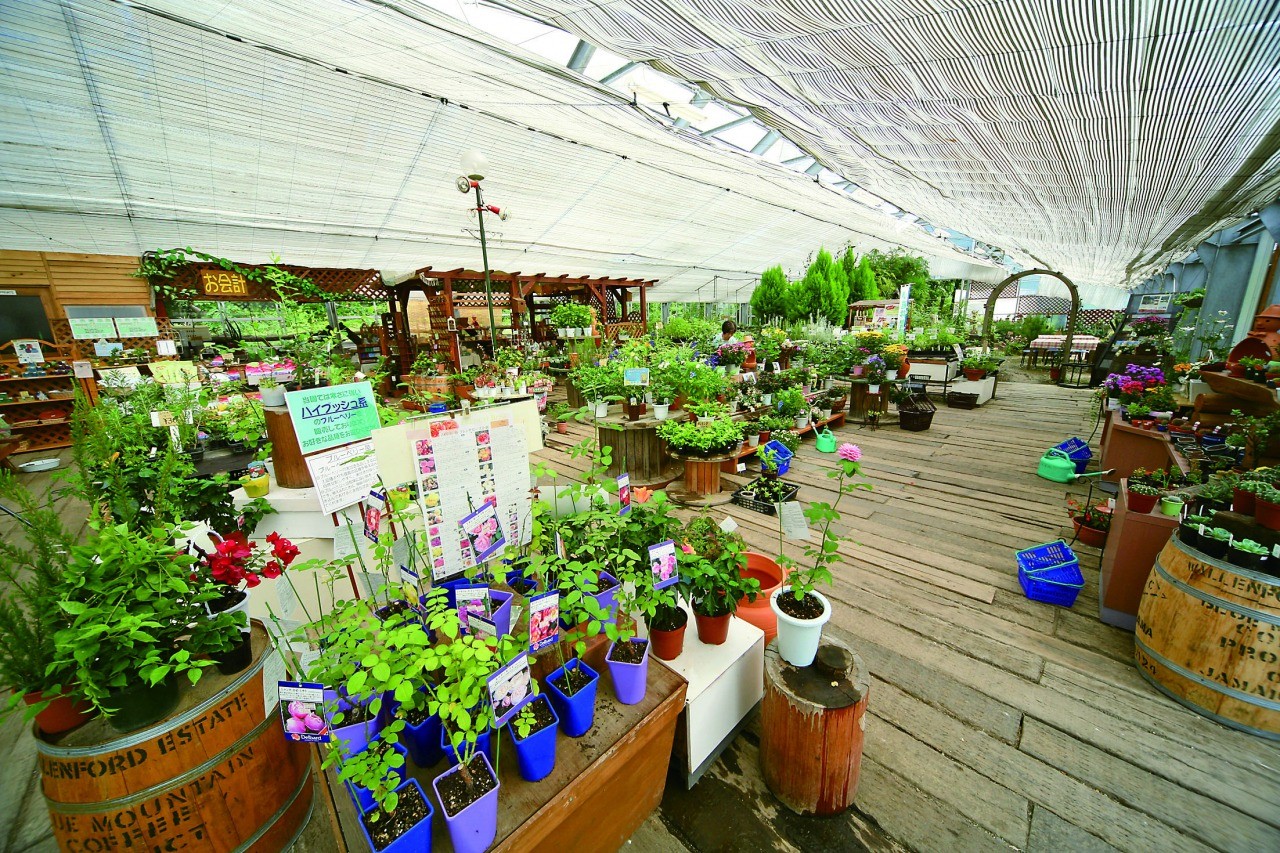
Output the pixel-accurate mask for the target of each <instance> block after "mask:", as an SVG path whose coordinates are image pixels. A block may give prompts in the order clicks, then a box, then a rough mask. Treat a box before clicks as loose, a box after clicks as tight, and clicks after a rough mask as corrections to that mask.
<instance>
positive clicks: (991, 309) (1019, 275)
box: [982, 269, 1080, 385]
mask: <svg viewBox="0 0 1280 853" xmlns="http://www.w3.org/2000/svg"><path fill="white" fill-rule="evenodd" d="M1032 275H1051V276H1053V277H1054V278H1056V279H1057V280H1058V281H1060V282H1062V283H1063V284H1065V285H1066V286H1067V291H1068V292H1069V293H1070V294H1071V313H1069V314H1068V315H1067V337H1066V340H1064V341H1063V342H1062V351H1063V352H1065V353H1069V352H1071V338H1072V337H1073V336H1074V329H1075V326H1076V318H1077V317H1079V316H1080V294H1079V292H1077V291H1076V286H1075V283H1074V282H1072V281H1071V279H1069V278H1067V277H1066V276H1065V275H1063V274H1062V273H1060V272H1054V271H1053V270H1041V269H1035V270H1023V271H1022V272H1016V273H1014V274H1013V275H1011V276H1009V277H1008V278H1006V279H1005V280H1004V281H1002V282H1000V283H999V284H997V285H996V286H995V289H994V290H992V291H991V295H990V296H988V297H987V312H986V317H985V318H984V319H983V321H982V348H983V349H984V350H990V349H991V322H992V320H993V318H994V316H995V313H996V299H997V298H999V296H1000V294H1001V293H1003V292H1004V289H1005V288H1006V287H1008V286H1009V285H1011V284H1013V283H1014V282H1015V281H1018V280H1019V279H1024V278H1026V277H1028V276H1032ZM1064 375H1065V371H1059V373H1058V384H1059V385H1061V384H1062V378H1063V376H1064Z"/></svg>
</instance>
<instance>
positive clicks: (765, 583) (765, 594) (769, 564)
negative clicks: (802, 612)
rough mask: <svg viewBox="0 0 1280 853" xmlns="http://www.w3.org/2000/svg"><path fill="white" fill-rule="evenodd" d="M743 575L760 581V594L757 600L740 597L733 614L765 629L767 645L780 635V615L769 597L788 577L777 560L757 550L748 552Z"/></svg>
mask: <svg viewBox="0 0 1280 853" xmlns="http://www.w3.org/2000/svg"><path fill="white" fill-rule="evenodd" d="M742 576H743V577H744V578H754V579H755V580H757V581H759V582H760V594H759V595H757V596H756V600H755V601H748V600H747V599H746V597H743V598H740V599H738V609H737V610H736V611H735V612H734V614H733V615H734V616H736V617H738V618H739V619H741V620H743V621H744V622H750V623H751V624H752V625H755V626H756V627H757V628H759V629H760V630H761V631H764V644H765V645H766V646H767V645H769V644H770V643H772V642H773V638H774V637H776V636H778V616H777V614H775V613H774V612H773V608H772V607H770V606H769V597H770V596H772V595H773V593H774V591H775V590H777V589H778V588H779V587H781V586H782V583H783V581H784V580H786V578H785V576H784V574H783V571H782V567H781V566H779V565H778V562H777V560H774V559H773V558H772V557H766V556H765V555H764V554H757V553H756V552H755V551H748V552H747V567H746V568H745V569H743V570H742Z"/></svg>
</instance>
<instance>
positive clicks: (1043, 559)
mask: <svg viewBox="0 0 1280 853" xmlns="http://www.w3.org/2000/svg"><path fill="white" fill-rule="evenodd" d="M1017 556H1018V583H1020V584H1022V591H1023V592H1024V593H1026V595H1027V598H1029V599H1031V600H1032V601H1043V602H1044V603H1045V604H1056V605H1059V606H1061V607H1070V606H1072V605H1073V604H1075V603H1076V596H1077V595H1079V594H1080V590H1081V589H1082V588H1083V587H1084V575H1083V574H1081V572H1080V561H1079V560H1078V559H1076V555H1075V553H1074V552H1073V551H1072V550H1071V547H1070V546H1069V545H1067V543H1066V542H1063V541H1062V540H1061V539H1059V540H1058V541H1057V542H1048V543H1045V544H1044V545H1037V546H1035V547H1034V548H1027V549H1026V550H1023V551H1018V552H1017Z"/></svg>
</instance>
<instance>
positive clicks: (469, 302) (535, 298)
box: [386, 267, 657, 371]
mask: <svg viewBox="0 0 1280 853" xmlns="http://www.w3.org/2000/svg"><path fill="white" fill-rule="evenodd" d="M489 280H490V282H491V283H492V291H493V307H494V308H495V309H509V310H510V311H511V342H512V343H514V344H520V343H524V342H525V336H526V332H525V331H524V328H525V326H526V324H525V323H523V322H522V321H521V318H522V317H523V315H525V314H528V315H529V322H528V324H527V325H528V327H529V329H531V330H532V336H533V337H532V339H533V340H534V341H545V340H549V339H550V338H552V337H554V332H553V331H552V330H551V329H550V327H549V326H547V325H546V323H545V322H542V321H540V320H539V317H540V316H542V315H545V314H549V313H550V312H551V310H552V309H553V308H554V307H555V306H556V305H558V304H560V303H562V302H569V301H572V302H579V303H581V304H583V305H587V306H589V307H591V308H592V310H593V311H594V312H595V316H596V326H595V336H596V339H597V341H600V342H603V341H607V340H613V339H615V338H617V336H618V335H619V334H620V333H622V332H624V331H625V332H627V333H628V334H631V335H642V334H644V333H645V331H646V330H647V329H648V326H649V301H648V290H649V288H651V287H653V286H654V285H655V284H657V282H656V281H646V280H644V279H628V278H598V277H591V276H581V277H575V276H569V275H561V276H551V275H547V274H546V273H537V274H533V275H525V274H523V273H519V272H514V273H508V272H496V271H490V273H489ZM415 290H417V291H419V292H420V293H422V294H423V295H425V296H426V298H427V316H428V319H429V320H430V322H431V328H432V330H433V332H435V333H436V334H438V335H439V334H444V335H445V337H446V338H447V341H448V352H449V357H450V360H451V361H452V362H453V364H454V366H455V367H459V366H460V365H461V348H460V346H459V342H458V335H457V334H450V333H448V332H446V329H447V324H448V320H449V318H452V317H454V316H455V311H457V310H458V309H460V308H479V307H484V306H485V305H486V301H485V294H484V272H483V271H479V270H469V269H461V268H459V269H453V270H436V269H435V268H433V267H423V268H421V269H419V270H416V271H414V273H413V274H412V275H410V276H408V277H406V278H405V279H403V280H402V281H399V282H397V283H395V284H391V285H387V287H386V291H387V301H388V303H389V305H390V309H391V311H390V314H391V318H392V325H393V328H392V329H389V330H388V331H390V332H391V333H392V334H393V336H394V337H395V340H396V342H397V344H398V346H399V352H400V360H401V369H402V370H403V371H407V370H408V369H409V366H410V365H411V364H412V363H413V349H414V348H413V347H412V346H411V345H410V340H409V339H410V334H409V322H408V305H409V296H410V294H411V293H412V292H413V291H415ZM633 297H635V299H634V300H633ZM633 306H634V307H633ZM480 343H481V344H485V343H487V341H483V340H482V341H480ZM490 355H492V354H490Z"/></svg>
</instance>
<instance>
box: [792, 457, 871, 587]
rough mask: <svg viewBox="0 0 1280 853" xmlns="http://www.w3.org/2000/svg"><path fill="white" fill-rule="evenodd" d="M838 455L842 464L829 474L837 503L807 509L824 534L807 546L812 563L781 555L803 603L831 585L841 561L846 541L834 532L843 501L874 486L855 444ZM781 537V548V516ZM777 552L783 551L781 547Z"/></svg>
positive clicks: (810, 506) (821, 504)
mask: <svg viewBox="0 0 1280 853" xmlns="http://www.w3.org/2000/svg"><path fill="white" fill-rule="evenodd" d="M838 453H839V456H838V460H839V464H838V465H837V466H836V467H835V468H833V469H831V470H830V471H828V472H827V476H828V477H829V478H831V479H833V480H836V481H837V482H836V492H837V494H836V500H835V503H834V504H832V503H827V502H826V501H813V502H811V503H810V504H809V506H808V507H806V508H805V510H804V515H805V518H807V519H808V520H809V522H810V523H811V524H816V525H818V526H819V527H820V531H821V533H820V536H819V539H818V541H817V542H816V543H810V544H809V545H806V546H805V550H804V556H805V559H806V560H807V561H809V562H808V564H807V565H802V564H801V563H799V562H798V561H796V560H794V559H792V558H790V557H788V556H786V555H784V554H779V556H778V565H780V566H782V568H783V572H784V574H785V576H786V577H787V583H788V585H789V586H790V588H791V594H792V595H793V596H795V600H796V601H802V600H804V598H805V596H807V595H808V594H809V593H811V592H813V590H814V588H815V587H816V586H817V585H818V584H820V583H824V584H829V583H831V568H830V567H832V566H834V565H835V564H837V563H839V562H840V542H841V540H842V538H844V537H841V536H839V535H837V534H836V533H834V532H833V531H832V529H831V527H832V525H833V524H834V523H835V522H837V521H839V520H840V511H839V509H840V502H841V501H842V500H844V497H845V495H850V494H853V493H855V492H857V491H870V490H871V488H872V486H871V483H869V482H865V478H864V477H863V475H862V463H861V461H860V460H861V458H862V451H861V450H860V449H859V448H858V447H857V446H856V445H853V444H848V443H845V444H842V445H840V448H839V450H838ZM778 537H779V545H781V537H782V518H781V516H779V518H778ZM778 550H779V551H781V550H782V549H781V547H779V549H778Z"/></svg>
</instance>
